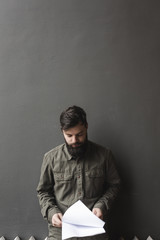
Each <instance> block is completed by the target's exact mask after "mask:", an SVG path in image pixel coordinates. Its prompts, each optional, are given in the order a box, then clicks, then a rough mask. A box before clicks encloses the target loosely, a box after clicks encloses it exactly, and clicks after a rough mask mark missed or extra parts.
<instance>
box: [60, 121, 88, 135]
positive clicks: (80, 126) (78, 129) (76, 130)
mask: <svg viewBox="0 0 160 240" xmlns="http://www.w3.org/2000/svg"><path fill="white" fill-rule="evenodd" d="M82 131H86V127H85V125H83V124H81V123H79V124H77V125H76V126H74V127H72V128H69V129H67V130H63V132H64V133H65V134H77V133H79V132H82Z"/></svg>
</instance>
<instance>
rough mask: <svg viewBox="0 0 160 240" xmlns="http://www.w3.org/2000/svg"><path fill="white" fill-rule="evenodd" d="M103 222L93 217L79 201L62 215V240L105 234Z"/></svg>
mask: <svg viewBox="0 0 160 240" xmlns="http://www.w3.org/2000/svg"><path fill="white" fill-rule="evenodd" d="M104 224H105V222H104V221H102V220H101V219H100V218H98V217H97V216H96V215H94V214H93V213H92V212H91V211H90V210H89V209H88V208H87V207H86V206H85V205H84V204H83V203H82V202H81V201H80V200H79V201H77V202H76V203H74V204H73V205H72V206H71V207H70V208H68V209H67V211H66V212H65V213H64V215H63V218H62V240H65V239H67V238H71V237H85V236H93V235H97V234H101V233H105V230H104V228H103V226H104Z"/></svg>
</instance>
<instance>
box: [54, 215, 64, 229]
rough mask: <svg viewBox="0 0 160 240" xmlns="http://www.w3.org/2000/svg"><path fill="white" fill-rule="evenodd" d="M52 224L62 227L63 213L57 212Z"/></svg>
mask: <svg viewBox="0 0 160 240" xmlns="http://www.w3.org/2000/svg"><path fill="white" fill-rule="evenodd" d="M52 225H53V226H54V227H59V228H60V227H62V213H56V214H54V215H53V217H52Z"/></svg>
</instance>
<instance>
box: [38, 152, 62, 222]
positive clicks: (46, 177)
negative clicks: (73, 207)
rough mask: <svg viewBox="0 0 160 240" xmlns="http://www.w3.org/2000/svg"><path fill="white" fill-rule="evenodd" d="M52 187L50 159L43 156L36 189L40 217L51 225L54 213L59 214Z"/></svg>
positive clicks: (52, 178)
mask: <svg viewBox="0 0 160 240" xmlns="http://www.w3.org/2000/svg"><path fill="white" fill-rule="evenodd" d="M53 186H54V177H53V171H52V168H51V161H50V157H49V156H48V155H45V156H44V159H43V163H42V167H41V175H40V181H39V184H38V187H37V196H38V199H39V204H40V207H41V213H42V216H43V217H44V219H46V220H48V222H50V223H52V216H53V215H54V214H55V213H60V212H61V211H60V210H59V209H58V207H57V205H56V201H55V196H54V188H53Z"/></svg>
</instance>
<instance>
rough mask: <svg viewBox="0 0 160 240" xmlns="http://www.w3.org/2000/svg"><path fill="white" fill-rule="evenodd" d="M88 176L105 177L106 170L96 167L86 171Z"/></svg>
mask: <svg viewBox="0 0 160 240" xmlns="http://www.w3.org/2000/svg"><path fill="white" fill-rule="evenodd" d="M86 176H87V177H90V178H103V177H104V172H103V170H102V169H99V168H95V169H92V170H91V171H88V172H86Z"/></svg>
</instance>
